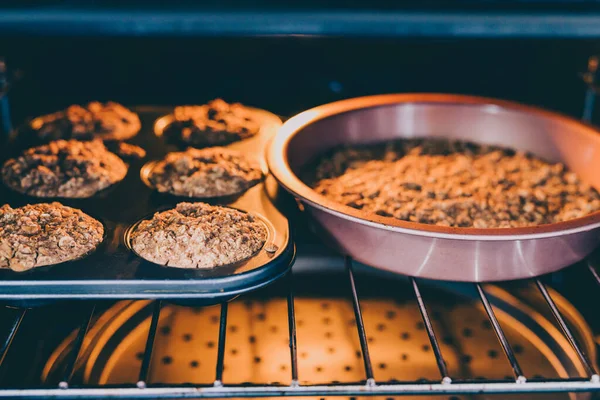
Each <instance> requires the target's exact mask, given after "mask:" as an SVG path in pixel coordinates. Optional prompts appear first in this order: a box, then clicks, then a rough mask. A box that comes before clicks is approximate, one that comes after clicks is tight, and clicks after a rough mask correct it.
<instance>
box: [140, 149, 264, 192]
mask: <svg viewBox="0 0 600 400" xmlns="http://www.w3.org/2000/svg"><path fill="white" fill-rule="evenodd" d="M261 179H262V171H261V169H260V166H259V165H258V163H256V162H252V161H250V160H248V159H247V158H246V157H244V155H243V154H242V153H240V152H237V151H234V150H228V149H225V148H222V147H212V148H207V149H202V150H198V149H194V148H189V149H187V150H186V151H183V152H178V153H170V154H168V155H167V156H166V157H165V158H164V159H163V160H161V161H159V162H158V163H157V164H156V165H155V167H154V168H152V171H151V172H150V174H149V176H148V180H149V181H150V183H151V184H152V185H153V186H154V187H155V188H156V189H157V190H158V191H159V192H163V193H170V194H174V195H177V196H187V197H196V198H210V197H220V196H231V195H235V194H239V193H243V192H245V191H246V190H248V189H249V188H251V187H252V186H254V185H256V184H257V183H258V182H260V180H261Z"/></svg>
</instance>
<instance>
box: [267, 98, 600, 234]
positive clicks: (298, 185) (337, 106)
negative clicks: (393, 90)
mask: <svg viewBox="0 0 600 400" xmlns="http://www.w3.org/2000/svg"><path fill="white" fill-rule="evenodd" d="M398 103H413V104H415V103H418V104H460V105H464V106H474V107H486V106H496V107H499V108H500V109H504V110H507V111H511V112H517V113H524V114H533V115H536V116H538V117H541V118H546V119H550V120H554V121H560V122H562V123H563V124H568V125H571V126H574V127H575V128H577V130H579V131H580V132H581V134H583V135H587V136H588V137H589V139H590V140H595V141H597V142H599V143H600V131H598V130H597V129H596V128H594V127H593V126H591V125H589V124H587V123H584V122H581V121H578V120H575V119H573V118H571V117H568V116H566V115H563V114H560V113H556V112H553V111H547V110H544V109H541V108H538V107H533V106H528V105H523V104H520V103H517V102H512V101H506V100H499V99H493V98H487V97H478V96H467V95H458V94H444V93H406V94H383V95H375V96H365V97H356V98H351V99H347V100H341V101H337V102H333V103H328V104H325V105H322V106H318V107H315V108H312V109H309V110H307V111H304V112H302V113H300V114H297V115H296V116H294V117H292V118H290V119H289V120H288V121H286V122H285V123H284V124H283V126H282V127H281V128H280V130H279V132H278V133H277V135H276V136H275V138H274V140H273V141H272V142H271V144H270V146H269V147H268V149H267V162H268V164H269V170H270V171H271V173H272V174H273V176H274V177H275V179H276V180H277V182H278V183H279V184H280V185H281V186H282V187H283V188H284V189H285V190H287V191H288V192H290V193H291V194H292V195H294V196H295V197H296V198H298V199H299V200H300V201H301V202H304V203H307V204H308V205H309V206H311V207H314V208H316V209H318V210H320V211H323V212H325V213H328V214H331V215H334V216H336V217H339V218H342V219H346V220H350V221H353V222H356V223H360V224H362V225H367V226H370V227H373V228H378V229H383V230H388V231H392V232H398V233H405V234H410V235H418V236H427V237H436V238H444V239H456V240H485V241H500V240H528V239H538V238H548V237H555V236H562V235H569V234H574V233H579V232H585V231H589V230H592V229H595V228H598V227H600V211H596V212H594V213H591V214H588V215H585V216H583V217H579V218H574V219H571V220H568V221H562V222H557V223H552V224H545V225H538V226H530V227H518V228H459V227H445V226H437V225H428V224H422V223H417V222H409V221H402V220H399V219H396V218H393V217H384V216H380V215H376V214H373V213H369V212H364V211H361V210H357V209H355V208H352V207H349V206H346V205H343V204H340V203H337V202H335V201H333V200H330V199H328V198H326V197H325V196H322V195H320V194H318V193H317V192H315V191H314V190H312V189H311V188H310V187H309V186H308V185H306V184H305V183H304V182H302V180H300V178H299V177H298V176H297V175H296V174H295V173H294V172H293V171H292V170H291V168H290V167H289V161H288V149H289V144H290V141H291V139H292V138H293V137H294V136H295V135H296V134H297V133H298V132H300V131H301V130H302V129H304V128H305V127H307V126H308V125H311V124H313V123H315V122H317V121H320V120H323V119H326V118H329V117H332V116H335V115H339V114H344V113H347V112H351V111H356V110H360V109H367V108H375V107H381V106H387V105H392V104H398Z"/></svg>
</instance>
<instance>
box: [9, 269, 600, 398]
mask: <svg viewBox="0 0 600 400" xmlns="http://www.w3.org/2000/svg"><path fill="white" fill-rule="evenodd" d="M345 267H346V271H347V274H348V280H349V287H350V290H351V300H352V305H353V310H354V316H355V319H356V328H357V331H358V332H357V333H358V338H359V342H360V348H361V354H362V362H363V363H364V369H365V379H364V380H363V381H362V382H360V383H347V384H345V383H339V384H331V385H309V384H301V383H300V382H301V381H300V380H299V376H298V352H297V340H296V318H295V307H294V282H293V278H292V274H291V273H290V274H289V275H288V277H287V285H288V286H287V314H288V318H287V322H288V327H289V349H290V366H291V368H290V369H289V370H290V371H291V375H290V380H289V382H288V384H287V385H281V384H278V385H269V384H264V385H228V384H227V382H224V381H223V370H224V358H225V341H226V338H227V322H228V321H227V311H228V304H227V303H223V304H221V306H220V307H221V309H220V320H219V331H218V347H217V362H216V366H215V378H214V382H213V383H212V385H190V384H187V385H163V384H161V385H159V384H152V383H150V382H148V371H149V367H150V362H151V359H152V352H153V348H154V342H155V338H156V334H157V328H158V323H159V317H160V313H161V308H162V305H163V304H162V301H161V300H156V301H155V302H154V305H153V309H152V310H153V311H152V317H151V323H150V329H149V332H148V336H147V339H146V344H145V351H144V353H143V358H142V363H141V368H140V371H139V378H138V381H137V383H135V384H132V385H123V386H74V385H72V384H71V379H72V376H73V372H74V368H75V365H76V362H77V360H78V358H79V356H80V352H81V348H82V345H83V342H84V338H85V336H86V333H87V331H88V328H89V327H90V324H91V323H92V320H93V317H94V313H95V312H96V307H95V306H92V307H91V308H90V310H89V312H87V313H86V314H85V317H84V318H83V319H82V321H81V323H80V325H79V328H78V333H77V335H76V336H75V339H74V341H73V345H72V347H71V351H70V353H69V357H68V360H67V363H66V364H67V367H66V370H65V372H64V375H63V378H62V380H61V381H60V382H59V383H58V385H57V386H55V387H45V388H35V389H32V388H17V389H14V388H11V389H0V397H1V398H9V397H10V398H13V397H28V398H48V397H52V398H64V399H69V398H82V397H83V398H107V397H119V398H154V399H156V398H236V397H279V396H318V397H323V396H400V395H436V394H446V395H452V394H476V393H488V394H493V393H549V392H595V391H600V376H599V374H598V370H597V368H596V366H595V365H594V364H593V363H592V362H591V361H590V359H589V357H588V355H587V354H586V353H585V351H584V350H583V347H582V346H581V345H580V344H579V343H578V342H577V339H576V338H575V335H574V334H573V332H572V331H571V329H570V328H569V325H568V324H567V322H566V321H565V319H564V318H563V316H562V315H561V312H560V311H559V308H558V307H557V304H556V303H555V301H554V300H553V299H552V296H551V294H550V292H549V291H548V289H547V287H546V285H545V284H544V283H543V282H542V281H541V280H540V279H535V280H534V282H535V284H536V286H537V288H538V289H539V291H540V293H541V295H542V297H543V298H544V300H545V302H546V303H547V305H548V307H549V309H550V311H551V312H552V314H553V316H554V318H555V319H556V322H557V324H558V326H559V327H560V329H561V330H562V333H563V334H564V336H565V338H566V339H567V340H568V342H569V343H570V345H571V346H572V348H573V350H574V351H575V352H576V354H577V357H578V358H579V360H580V361H581V363H582V365H583V368H584V369H585V372H586V376H585V377H583V378H581V377H578V378H574V377H570V378H564V379H539V378H533V379H528V377H527V376H526V375H525V373H524V370H523V369H522V368H521V366H520V365H519V362H518V361H517V358H516V357H515V352H514V350H513V347H512V346H511V344H510V343H509V341H508V339H507V337H506V335H505V333H504V331H503V328H502V326H501V324H500V322H499V321H498V319H497V318H496V315H495V312H494V307H493V306H492V304H491V302H490V300H489V298H488V295H487V294H486V290H485V289H484V287H483V286H482V285H481V284H475V288H476V290H477V293H478V295H479V298H480V300H481V304H482V305H483V308H484V309H485V312H486V314H487V317H488V318H489V322H490V324H491V326H492V328H493V330H494V332H495V335H496V337H497V338H498V341H499V343H500V345H501V347H502V349H503V351H504V354H505V356H506V359H507V361H508V363H509V364H510V367H511V368H512V372H513V375H514V379H511V380H496V381H492V380H457V379H453V378H452V377H451V376H450V374H449V372H448V368H447V366H446V361H445V359H444V355H443V354H442V348H441V346H440V343H439V341H438V338H437V336H436V332H435V330H434V327H433V324H432V320H431V317H430V315H429V313H428V309H427V306H426V301H425V299H424V298H423V297H422V295H421V289H420V284H419V281H418V280H417V279H414V278H411V279H410V283H411V286H412V289H413V291H414V295H415V297H416V301H417V305H418V308H419V311H420V314H421V316H422V319H423V324H424V327H425V330H426V333H427V335H428V337H429V341H430V343H431V348H432V350H433V353H434V355H435V359H436V362H437V366H438V369H439V373H440V379H438V380H419V381H393V382H378V381H376V380H375V375H374V373H373V366H372V361H371V358H370V355H369V345H368V340H367V334H366V332H365V324H364V322H363V317H362V312H361V304H360V300H359V294H358V291H357V287H356V282H355V278H354V267H353V264H352V260H351V259H350V258H346V260H345ZM587 267H588V269H589V273H590V274H591V275H592V277H593V279H595V281H596V282H597V283H598V284H599V285H600V275H599V274H598V272H597V271H596V270H595V269H594V267H593V266H591V265H590V264H588V266H587ZM26 313H27V310H26V309H20V310H19V312H18V313H16V316H15V318H14V320H13V321H12V322H11V324H9V331H8V332H7V335H6V339H5V340H4V342H3V343H2V344H1V347H0V363H2V362H3V361H4V358H5V356H6V354H7V352H8V350H9V348H10V346H11V343H12V342H13V339H14V338H15V336H16V335H17V333H18V331H19V326H20V324H21V321H22V320H23V318H24V317H25V315H26Z"/></svg>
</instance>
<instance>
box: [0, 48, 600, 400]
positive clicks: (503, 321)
mask: <svg viewBox="0 0 600 400" xmlns="http://www.w3.org/2000/svg"><path fill="white" fill-rule="evenodd" d="M597 50H598V42H597V41H593V40H554V39H553V40H538V39H519V40H505V39H495V40H476V39H468V40H465V39H461V40H455V39H430V40H398V39H359V38H317V37H285V38H282V37H276V38H242V39H240V38H204V39H195V38H176V39H175V38H73V37H69V38H65V37H45V38H41V37H34V38H31V37H16V38H10V40H4V41H1V42H0V54H2V55H4V57H5V60H6V63H7V66H8V67H9V76H10V79H11V87H10V92H9V93H8V94H9V99H10V107H11V120H12V123H13V125H14V126H18V125H20V124H22V123H23V122H24V121H26V120H27V119H29V118H32V117H35V116H38V115H41V114H45V113H48V112H52V111H55V110H58V109H61V108H63V107H65V106H67V105H69V104H72V103H79V102H85V101H89V100H93V99H97V100H115V101H119V102H121V103H123V104H125V105H132V106H135V105H163V106H172V105H175V104H186V103H203V102H205V101H207V100H210V99H212V98H216V97H222V98H224V99H226V100H228V101H239V102H242V103H246V104H249V105H253V106H257V107H261V108H264V109H267V110H269V111H272V112H274V113H276V114H278V115H280V116H282V117H283V118H284V119H285V118H287V117H289V116H292V115H294V114H295V113H297V112H299V111H302V110H305V109H307V108H310V107H312V106H315V105H318V104H322V103H326V102H330V101H334V100H338V99H342V98H349V97H355V96H359V95H368V94H376V93H393V92H446V93H463V94H473V95H480V96H489V97H497V98H502V99H509V100H515V101H519V102H522V103H526V104H533V105H538V106H542V107H544V108H547V109H551V110H557V111H560V112H563V113H565V114H568V115H571V116H574V117H576V118H579V117H580V116H581V113H582V110H583V106H584V100H585V97H584V93H585V91H586V85H585V83H584V82H583V81H582V78H581V73H583V72H585V70H586V68H587V61H588V57H589V56H590V55H592V54H594V53H595V52H596V51H597ZM276 204H277V205H278V206H279V207H280V208H281V209H282V210H284V212H285V214H286V215H287V216H288V218H289V219H290V220H291V221H292V226H293V229H294V240H295V243H296V246H297V259H296V263H295V265H294V267H293V269H292V271H293V273H292V275H290V276H288V277H286V279H283V280H281V281H279V282H277V283H275V284H273V285H271V286H268V287H266V288H263V289H260V290H258V291H256V292H253V293H250V294H246V295H244V296H241V297H240V298H238V299H235V300H233V301H232V302H231V303H229V304H227V303H224V304H221V305H215V306H210V307H195V306H181V305H177V304H173V303H171V302H169V301H150V300H138V301H128V300H125V301H119V302H115V301H111V300H99V301H96V300H95V301H84V300H80V301H68V302H56V303H53V304H48V305H44V306H40V307H34V308H30V309H25V308H18V307H17V308H15V307H12V306H11V307H5V308H3V309H2V310H1V313H2V317H1V318H0V324H1V325H2V329H1V330H0V332H1V334H2V341H1V342H0V343H1V344H2V346H1V347H0V355H1V358H0V360H1V361H2V363H1V365H0V387H1V388H0V397H15V396H23V397H38V398H39V397H41V398H44V397H49V396H56V397H59V398H61V396H62V397H65V398H71V397H77V396H82V397H96V398H104V397H106V396H108V395H111V396H115V397H123V398H136V397H145V398H196V397H197V398H200V397H217V398H237V397H240V398H241V397H284V396H296V397H307V398H316V399H323V398H334V397H340V396H341V397H347V398H349V399H356V398H358V397H373V396H374V397H379V398H381V399H386V400H387V399H391V398H397V397H398V398H400V396H409V397H410V396H415V397H419V398H427V397H434V398H446V399H467V398H481V399H483V398H544V399H550V398H552V399H553V398H557V399H562V398H592V397H593V396H594V392H596V391H598V390H600V384H599V383H598V375H597V371H598V362H597V356H596V352H597V349H596V346H597V342H598V336H597V335H598V332H599V329H600V325H599V324H600V319H599V318H598V313H597V306H596V305H597V304H598V300H599V297H600V295H599V294H598V293H599V292H598V284H600V279H599V278H598V274H597V273H596V270H595V262H594V260H593V259H590V260H586V261H585V262H582V263H580V264H578V265H575V266H572V267H570V268H568V269H566V270H565V271H563V272H559V273H556V274H553V275H551V276H545V277H542V278H541V279H539V280H537V279H534V280H529V281H517V282H507V283H501V284H497V285H496V284H495V285H474V284H456V283H445V282H437V281H426V280H418V281H417V280H413V279H410V278H406V277H400V276H395V275H392V274H389V273H386V272H382V271H378V270H374V269H372V268H369V267H368V266H363V265H360V264H358V263H353V262H352V260H348V259H344V258H343V257H342V256H341V255H339V254H336V253H334V252H333V251H331V250H329V249H328V248H327V247H326V246H324V245H323V243H321V241H320V240H319V238H318V237H317V236H316V235H315V234H314V230H313V227H312V226H310V223H309V221H306V219H305V218H303V217H302V214H300V213H299V212H298V210H297V209H296V205H295V202H294V201H293V199H291V198H289V197H287V196H286V195H285V194H283V193H278V195H277V198H276ZM398 262H402V260H398ZM557 316H558V318H557ZM518 385H522V386H520V387H519V386H518Z"/></svg>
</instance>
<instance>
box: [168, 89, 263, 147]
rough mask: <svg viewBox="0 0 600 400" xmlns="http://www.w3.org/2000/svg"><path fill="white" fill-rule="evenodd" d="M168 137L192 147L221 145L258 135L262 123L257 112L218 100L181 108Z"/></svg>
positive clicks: (170, 125) (174, 117) (169, 128)
mask: <svg viewBox="0 0 600 400" xmlns="http://www.w3.org/2000/svg"><path fill="white" fill-rule="evenodd" d="M172 117H173V121H172V122H171V123H169V124H168V125H167V126H165V128H164V132H163V133H164V134H165V136H167V137H169V138H171V139H177V140H179V141H181V142H183V143H186V144H188V145H191V146H198V147H205V146H221V145H225V144H229V143H233V142H237V141H239V140H243V139H247V138H249V137H252V136H254V135H256V134H257V133H258V132H259V130H260V124H259V123H258V122H257V121H256V119H255V117H254V112H253V111H252V110H251V109H249V108H247V107H245V106H243V105H242V104H239V103H232V104H229V103H226V102H225V101H223V100H221V99H216V100H213V101H211V102H210V103H208V104H204V105H201V106H179V107H175V110H174V111H173V116H172Z"/></svg>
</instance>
